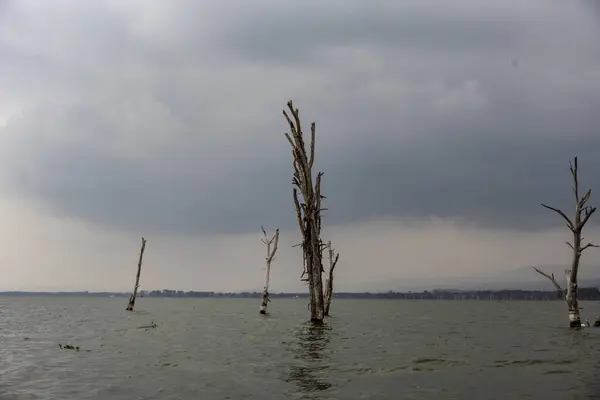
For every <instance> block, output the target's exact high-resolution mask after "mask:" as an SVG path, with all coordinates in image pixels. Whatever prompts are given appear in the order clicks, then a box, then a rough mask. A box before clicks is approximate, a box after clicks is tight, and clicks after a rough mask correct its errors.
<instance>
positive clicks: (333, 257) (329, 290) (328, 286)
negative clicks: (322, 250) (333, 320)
mask: <svg viewBox="0 0 600 400" xmlns="http://www.w3.org/2000/svg"><path fill="white" fill-rule="evenodd" d="M327 250H328V251H329V271H328V276H327V279H325V315H326V316H329V308H330V307H331V298H332V297H333V270H334V269H335V266H336V265H337V262H338V260H339V259H340V254H339V253H337V254H336V253H335V250H334V249H333V247H331V241H329V242H328V243H327Z"/></svg>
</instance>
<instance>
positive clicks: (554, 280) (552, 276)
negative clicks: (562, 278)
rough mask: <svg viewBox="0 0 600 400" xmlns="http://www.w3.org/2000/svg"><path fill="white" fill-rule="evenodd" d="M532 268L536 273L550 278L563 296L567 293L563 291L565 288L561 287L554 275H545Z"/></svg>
mask: <svg viewBox="0 0 600 400" xmlns="http://www.w3.org/2000/svg"><path fill="white" fill-rule="evenodd" d="M531 268H533V269H534V270H535V272H537V273H538V274H540V275H542V276H545V277H546V278H548V279H549V280H550V282H552V284H553V285H554V286H555V287H556V290H558V291H559V292H560V293H561V294H565V291H564V290H563V288H562V287H560V285H559V284H558V282H556V279H555V278H554V274H551V275H549V274H547V273H545V272H544V271H542V270H540V269H538V268H536V267H534V266H533V265H532V266H531Z"/></svg>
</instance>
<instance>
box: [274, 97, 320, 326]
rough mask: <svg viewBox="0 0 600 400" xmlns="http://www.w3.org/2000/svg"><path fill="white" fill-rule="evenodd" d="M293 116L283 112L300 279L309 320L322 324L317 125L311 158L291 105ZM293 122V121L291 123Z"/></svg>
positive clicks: (312, 135)
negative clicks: (290, 163)
mask: <svg viewBox="0 0 600 400" xmlns="http://www.w3.org/2000/svg"><path fill="white" fill-rule="evenodd" d="M287 106H288V109H289V111H290V113H291V115H292V117H291V118H290V116H289V115H288V114H287V112H286V111H285V110H283V115H284V116H285V118H286V120H287V122H288V124H289V126H290V131H291V136H290V134H288V133H286V134H285V136H286V138H287V139H288V141H289V142H290V145H291V146H292V155H293V158H294V161H293V165H294V177H293V179H292V182H293V184H294V185H295V186H296V187H295V188H294V191H293V194H294V204H295V206H296V214H297V218H298V227H299V228H300V232H301V233H302V253H303V256H304V272H303V273H302V276H301V278H304V276H305V275H306V276H307V278H306V279H305V280H307V281H308V287H309V295H310V319H311V321H313V322H322V321H323V316H324V314H325V309H324V306H325V304H324V300H323V281H322V274H323V242H322V240H321V211H323V210H324V209H321V199H323V198H324V196H321V177H322V176H323V173H322V172H319V173H318V174H317V178H316V181H315V183H314V187H313V176H312V167H313V164H314V162H315V123H314V122H313V123H312V124H311V127H310V128H311V144H310V158H309V157H308V156H307V154H306V148H305V145H304V138H303V133H302V127H301V124H300V113H299V111H298V109H295V108H294V106H293V104H292V101H291V100H290V101H289V102H288V103H287ZM292 118H293V120H292ZM297 189H299V190H300V194H301V195H302V203H301V202H300V199H299V198H298V190H297Z"/></svg>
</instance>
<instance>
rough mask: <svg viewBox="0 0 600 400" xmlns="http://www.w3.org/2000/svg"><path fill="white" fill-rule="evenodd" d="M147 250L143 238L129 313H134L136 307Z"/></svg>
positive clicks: (128, 306)
mask: <svg viewBox="0 0 600 400" xmlns="http://www.w3.org/2000/svg"><path fill="white" fill-rule="evenodd" d="M145 249H146V239H144V238H142V249H141V250H140V259H139V260H138V266H137V274H136V276H135V286H134V287H133V292H132V293H131V296H130V297H129V304H127V308H126V310H127V311H133V306H135V298H136V296H137V291H138V288H139V287H140V273H141V272H142V259H143V258H144V250H145Z"/></svg>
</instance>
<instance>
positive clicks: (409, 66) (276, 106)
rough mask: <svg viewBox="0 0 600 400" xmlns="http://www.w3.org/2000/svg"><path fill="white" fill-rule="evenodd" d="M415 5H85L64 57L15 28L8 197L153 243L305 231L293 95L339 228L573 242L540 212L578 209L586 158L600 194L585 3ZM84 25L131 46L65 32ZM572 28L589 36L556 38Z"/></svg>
mask: <svg viewBox="0 0 600 400" xmlns="http://www.w3.org/2000/svg"><path fill="white" fill-rule="evenodd" d="M400 3H401V4H404V5H406V7H404V9H403V8H402V7H395V6H394V5H393V4H392V3H391V2H390V3H385V2H380V3H377V2H375V3H372V6H370V7H366V6H364V5H361V4H362V3H361V4H358V3H356V4H355V3H352V2H350V3H347V4H346V6H345V7H338V8H335V9H334V8H331V9H325V10H322V12H321V13H319V12H318V11H319V7H318V6H317V3H314V4H313V3H307V6H306V7H305V8H301V9H300V8H298V6H293V7H292V8H290V9H288V8H287V6H283V5H281V4H280V3H278V4H277V5H275V4H270V3H269V2H261V3H257V5H256V6H255V7H253V8H249V9H247V10H245V11H246V12H240V13H238V14H235V15H234V14H233V13H231V12H228V11H227V10H225V9H224V8H219V7H218V6H216V5H213V6H210V7H209V6H206V7H205V8H202V7H200V8H198V6H193V8H190V9H189V10H188V12H186V8H185V7H183V6H181V4H186V3H181V4H179V3H178V7H179V8H177V9H174V10H169V11H170V13H167V12H166V11H164V10H163V11H161V13H159V12H158V11H160V10H158V11H157V10H153V11H152V10H150V11H152V12H150V11H148V14H149V15H146V14H144V15H143V17H144V18H142V17H140V16H139V15H138V14H137V11H136V10H133V11H132V10H128V11H127V12H129V13H131V14H127V13H124V14H123V13H120V14H119V13H116V12H115V11H114V10H113V11H111V12H108V11H106V10H104V11H103V9H102V8H101V7H91V8H90V9H87V8H85V7H84V6H81V7H83V8H82V9H81V10H79V9H78V10H77V12H71V13H67V14H66V16H63V18H64V19H65V20H64V21H63V20H62V19H60V18H58V17H57V19H56V21H55V22H54V23H55V24H56V28H57V30H58V33H57V36H58V37H59V38H60V37H64V38H67V37H68V38H70V40H69V41H66V40H65V41H61V40H56V42H55V45H54V47H52V46H50V47H44V46H43V45H42V44H40V43H38V41H39V40H40V36H35V35H34V36H31V37H30V36H28V35H31V33H28V32H26V31H23V32H24V33H23V36H18V35H16V34H15V32H16V33H19V32H20V29H25V28H26V27H25V26H24V25H23V26H20V25H19V24H15V25H14V26H13V31H10V30H9V31H8V32H12V35H8V34H7V33H6V32H7V31H6V30H5V31H2V30H1V29H0V39H2V40H0V48H2V49H5V50H6V51H3V52H2V55H0V57H1V58H2V59H3V60H5V61H6V66H5V68H7V71H8V72H7V74H8V78H5V83H9V80H10V83H11V85H10V90H11V92H10V93H12V94H14V95H15V97H18V98H23V99H26V100H24V101H23V102H21V108H22V109H23V112H22V113H21V114H20V115H19V116H16V117H14V118H12V119H11V120H9V122H8V124H7V126H6V127H5V128H4V129H3V132H2V139H1V140H2V144H1V147H0V152H1V155H2V162H3V173H2V179H3V180H2V183H3V188H4V190H5V191H10V192H11V193H12V194H15V195H18V196H22V197H23V198H26V199H30V200H33V201H35V202H37V203H38V204H39V205H40V206H42V207H44V208H46V209H47V210H49V211H50V212H52V213H54V214H56V215H59V216H68V217H75V218H79V219H82V220H87V221H93V222H95V223H99V224H103V225H107V226H110V227H116V228H119V229H123V230H128V231H135V232H139V231H144V232H147V231H168V232H179V233H190V232H192V233H203V234H216V233H234V232H248V231H256V228H257V227H258V226H260V225H261V224H265V225H268V226H272V227H273V226H279V227H280V228H286V227H292V226H293V224H294V211H293V203H292V199H291V173H292V167H291V159H290V158H291V154H290V149H289V145H288V143H287V142H286V140H285V138H284V137H283V132H284V131H285V129H286V124H285V121H284V119H283V116H281V109H282V108H283V106H284V105H285V101H286V100H287V98H288V96H292V97H294V98H295V99H299V100H298V101H297V105H298V106H299V107H300V108H301V111H302V115H303V118H305V121H304V122H305V124H306V125H308V122H309V121H311V120H313V119H316V120H317V127H318V128H317V130H318V145H317V146H318V149H317V151H318V154H317V157H318V166H319V169H321V170H323V171H325V173H326V174H325V177H324V187H323V190H324V192H325V195H326V196H327V197H328V199H327V206H328V207H329V208H330V211H328V212H327V216H326V218H327V219H328V222H331V223H341V222H347V221H360V220H366V219H369V218H374V217H383V216H398V217H408V218H413V217H417V218H420V217H429V216H439V217H448V218H457V219H465V220H468V221H471V222H474V223H477V224H480V225H485V226H491V227H511V228H519V229H537V228H541V227H547V226H557V225H560V221H558V220H557V219H556V218H555V216H552V215H549V212H548V211H547V210H544V209H542V208H541V207H540V206H539V203H540V202H548V203H551V204H555V205H557V206H560V207H569V203H568V202H569V201H570V195H571V193H570V182H569V176H568V164H567V163H568V160H569V159H570V158H571V157H572V156H573V155H579V156H580V158H581V164H582V169H583V171H582V174H583V178H584V183H585V184H588V185H591V186H592V187H595V186H596V185H597V181H598V177H599V176H600V175H598V174H599V172H598V171H600V157H599V156H600V154H599V152H600V134H599V133H598V131H597V127H598V126H600V116H599V115H598V112H597V110H599V109H600V96H599V95H600V75H599V73H598V72H597V71H600V68H598V67H600V57H598V50H597V49H598V44H599V43H598V42H599V41H600V40H598V39H597V36H596V37H594V36H587V33H588V32H590V31H594V30H595V29H596V28H597V26H596V24H595V21H594V19H593V18H590V19H589V20H588V19H587V18H585V15H586V9H585V8H582V7H579V6H578V5H575V4H569V5H566V4H562V5H558V4H555V3H551V4H549V5H545V4H544V3H537V5H535V6H534V7H532V8H531V9H528V8H520V7H517V8H516V11H515V9H514V8H510V7H508V8H507V7H503V6H502V4H505V2H494V3H493V5H494V6H495V7H489V8H486V7H487V6H486V7H482V6H481V5H477V4H479V3H475V2H469V1H463V2H459V5H460V7H458V8H450V7H437V8H432V7H426V6H424V5H422V4H424V3H417V2H414V3H409V2H400ZM400 3H394V4H400ZM193 4H196V3H190V7H192V5H193ZM333 4H335V3H333ZM340 4H341V3H340ZM515 4H516V3H515ZM191 10H193V11H194V13H197V14H198V15H200V17H199V18H200V19H201V21H198V24H197V26H196V25H194V24H191V22H190V21H191V17H190V14H193V13H192V11H191ZM201 11H202V12H204V13H205V14H202V13H201ZM27 12H28V9H27V8H26V7H25V8H24V10H21V11H20V13H19V15H28V14H27ZM29 12H30V13H31V14H32V15H34V16H35V15H36V11H35V10H34V11H29ZM79 14H84V17H83V18H82V20H84V21H86V20H88V19H89V18H91V17H90V15H95V16H96V17H97V16H98V15H103V16H104V17H106V18H109V19H110V18H112V17H114V18H113V19H112V20H110V21H109V22H110V23H107V26H109V27H113V28H115V29H112V28H111V29H112V34H111V35H109V36H103V35H102V34H101V33H102V29H103V28H102V26H100V25H97V24H96V25H93V24H92V28H93V29H92V28H90V26H88V25H86V24H81V23H79V24H75V25H74V28H69V29H71V30H69V29H67V28H65V29H67V30H64V29H63V30H60V29H59V28H60V27H61V26H67V27H68V26H69V25H68V24H66V23H65V21H66V22H68V21H71V19H77V18H78V17H79ZM115 15H117V16H115ZM164 15H168V17H164ZM557 15H561V16H563V17H564V18H563V19H562V20H560V19H559V20H558V21H560V22H557V24H558V25H560V26H563V25H564V24H568V23H570V24H576V25H573V28H572V29H570V30H568V31H561V30H556V29H555V28H556V26H552V25H551V24H550V25H548V24H543V23H541V22H540V21H542V22H543V21H548V20H552V18H553V17H556V16H557ZM134 16H135V18H134ZM159 16H163V17H160V18H159ZM217 17H219V18H222V19H220V20H219V23H217V22H216V20H217ZM161 18H163V19H161ZM33 20H35V18H33ZM23 21H29V22H31V21H32V19H31V18H30V19H28V18H24V17H23ZM23 23H24V22H23ZM558 25H557V26H558ZM48 26H49V27H52V24H49V25H48ZM133 27H135V29H134V28H133ZM5 29H6V28H5ZM107 29H108V28H107ZM2 32H4V33H2ZM77 34H79V35H80V36H79V37H78V36H77ZM6 35H8V36H6ZM575 40H577V46H575V47H574V46H573V43H574V41H575ZM290 43H292V44H293V45H290ZM36 46H37V47H36ZM340 46H341V47H340ZM354 47H355V48H356V49H360V51H361V53H354V52H353V51H354V50H353V48H354ZM594 49H596V50H594ZM192 50H193V51H192ZM315 54H319V55H320V57H317V58H316V57H313V56H314V55H315ZM31 57H38V58H39V59H40V62H39V63H34V62H32V58H31ZM23 66H27V68H23ZM42 68H43V69H44V71H46V73H47V75H45V77H46V79H45V80H44V82H43V84H42V82H41V81H40V80H39V76H38V75H39V69H42ZM67 72H68V73H67ZM36 78H37V79H38V80H37V81H36V80H35V79H36ZM31 82H40V84H39V85H37V84H36V85H32V84H31ZM40 88H41V89H40ZM5 101H7V99H1V98H0V114H1V111H2V109H1V108H2V104H3V103H4V102H5Z"/></svg>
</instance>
